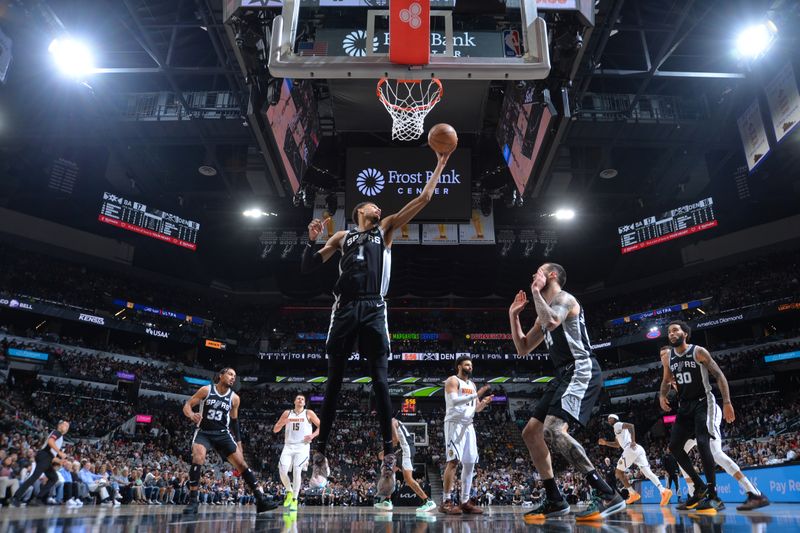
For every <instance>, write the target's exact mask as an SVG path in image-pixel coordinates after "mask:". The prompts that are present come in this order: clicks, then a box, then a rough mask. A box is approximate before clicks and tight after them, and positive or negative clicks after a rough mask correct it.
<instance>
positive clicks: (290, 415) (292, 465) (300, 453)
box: [272, 394, 319, 511]
mask: <svg viewBox="0 0 800 533" xmlns="http://www.w3.org/2000/svg"><path fill="white" fill-rule="evenodd" d="M311 424H314V425H315V426H317V430H316V431H313V429H312V427H311ZM284 428H286V432H285V436H284V445H283V452H281V459H280V462H279V464H278V471H279V472H280V476H281V482H282V483H283V486H284V487H285V488H286V498H285V499H284V501H283V506H284V507H289V510H290V511H297V498H298V496H299V495H300V487H301V485H302V483H303V478H302V472H304V471H305V470H307V469H308V459H309V456H310V454H311V441H312V440H314V439H315V438H316V436H317V435H318V434H319V418H317V415H315V414H314V411H310V410H308V409H306V397H305V396H303V395H302V394H298V395H297V396H295V397H294V409H292V410H287V411H284V412H283V414H282V415H281V417H280V418H279V419H278V421H277V422H276V423H275V427H274V428H272V431H273V433H278V432H279V431H280V430H282V429H284ZM289 470H292V480H291V481H289Z"/></svg>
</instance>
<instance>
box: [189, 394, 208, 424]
mask: <svg viewBox="0 0 800 533" xmlns="http://www.w3.org/2000/svg"><path fill="white" fill-rule="evenodd" d="M209 390H210V386H209V385H206V386H204V387H200V388H199V389H197V392H195V393H194V395H193V396H192V397H191V398H189V399H188V400H186V403H184V404H183V415H184V416H185V417H186V418H188V419H189V420H191V421H192V422H194V423H195V424H200V421H201V420H202V418H203V417H202V416H200V413H195V412H194V408H195V407H197V406H198V405H200V402H202V401H203V400H205V399H206V396H208V391H209Z"/></svg>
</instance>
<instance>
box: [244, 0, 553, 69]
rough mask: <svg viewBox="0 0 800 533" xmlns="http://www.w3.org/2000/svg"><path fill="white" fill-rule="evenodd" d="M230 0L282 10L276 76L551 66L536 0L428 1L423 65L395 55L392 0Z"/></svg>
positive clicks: (272, 54) (272, 59)
mask: <svg viewBox="0 0 800 533" xmlns="http://www.w3.org/2000/svg"><path fill="white" fill-rule="evenodd" d="M395 1H396V2H397V1H405V2H407V1H408V0H395ZM231 2H238V4H239V5H240V6H243V7H244V4H248V5H249V6H250V7H256V6H257V5H260V6H267V7H272V8H273V9H274V10H275V11H276V12H278V11H279V12H280V14H279V15H277V16H275V18H274V20H273V23H272V35H271V42H270V51H269V70H270V73H271V74H272V75H273V76H276V77H284V78H322V79H347V78H351V79H372V80H378V79H380V78H395V79H425V78H440V79H445V80H448V79H460V80H470V79H474V80H503V79H508V80H533V79H542V78H545V77H547V75H548V74H549V72H550V57H549V52H548V45H547V31H546V25H545V22H544V20H543V19H542V18H541V17H539V16H538V13H537V2H536V0H513V1H512V0H508V1H506V0H430V5H429V6H426V7H427V8H428V9H429V10H430V11H429V28H430V57H429V61H428V63H426V64H420V65H403V64H397V63H393V62H392V61H391V60H390V47H391V42H390V39H389V35H390V31H389V20H390V10H391V0H284V1H283V2H279V1H273V0H269V1H266V2H265V1H264V0H249V3H248V0H231ZM422 3H423V5H424V4H425V2H422ZM413 7H416V6H413ZM427 12H428V11H427V10H426V11H424V13H427ZM414 22H416V20H414ZM423 26H425V24H424V22H423ZM394 56H396V54H394Z"/></svg>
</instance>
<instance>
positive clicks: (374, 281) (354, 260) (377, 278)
mask: <svg viewBox="0 0 800 533" xmlns="http://www.w3.org/2000/svg"><path fill="white" fill-rule="evenodd" d="M391 269H392V251H391V249H390V248H387V247H386V240H385V238H384V235H383V230H382V229H381V228H380V226H376V227H374V228H372V229H369V230H367V231H358V230H357V229H351V230H350V231H348V232H347V235H345V237H344V242H343V243H342V257H341V259H340V260H339V280H338V281H337V282H336V285H335V286H334V289H333V292H334V294H335V295H336V296H337V297H339V296H344V297H346V298H354V297H361V296H375V297H378V296H380V297H384V296H386V291H388V290H389V276H390V273H391Z"/></svg>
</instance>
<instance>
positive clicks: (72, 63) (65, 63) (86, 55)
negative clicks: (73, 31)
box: [47, 38, 94, 78]
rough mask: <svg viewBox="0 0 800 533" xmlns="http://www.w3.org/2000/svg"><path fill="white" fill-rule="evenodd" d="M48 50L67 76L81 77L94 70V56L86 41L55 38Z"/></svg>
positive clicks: (57, 65)
mask: <svg viewBox="0 0 800 533" xmlns="http://www.w3.org/2000/svg"><path fill="white" fill-rule="evenodd" d="M47 51H48V52H50V54H51V55H52V56H53V61H55V64H56V67H58V69H59V70H60V71H61V72H62V73H63V74H64V75H66V76H69V77H71V78H81V77H82V76H85V75H87V74H89V73H90V72H92V71H93V70H94V58H93V57H92V52H91V50H89V47H88V46H87V45H86V43H83V42H81V41H77V40H74V39H69V38H64V39H53V41H52V42H51V43H50V46H49V47H48V48H47Z"/></svg>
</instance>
